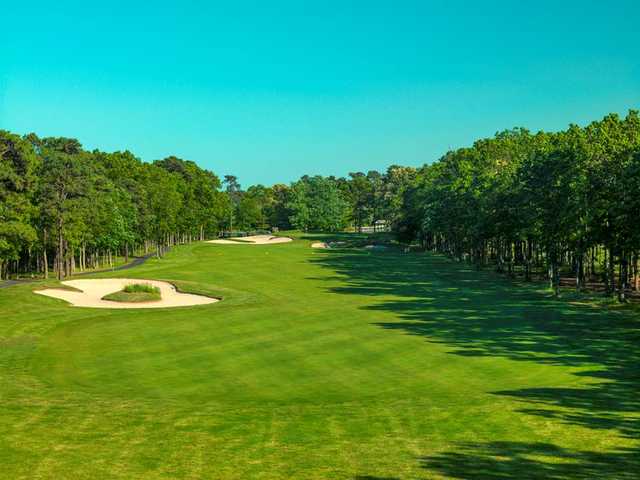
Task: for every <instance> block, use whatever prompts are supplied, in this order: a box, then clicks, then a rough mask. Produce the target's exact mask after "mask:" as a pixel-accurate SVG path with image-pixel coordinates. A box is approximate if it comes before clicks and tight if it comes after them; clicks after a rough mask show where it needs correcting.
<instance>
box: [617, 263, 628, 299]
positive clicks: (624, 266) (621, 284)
mask: <svg viewBox="0 0 640 480" xmlns="http://www.w3.org/2000/svg"><path fill="white" fill-rule="evenodd" d="M628 268H629V262H628V260H627V256H626V254H625V253H624V252H623V253H622V254H621V255H620V278H619V280H618V301H620V302H626V301H627V298H626V290H627V281H628V279H629V275H628Z"/></svg>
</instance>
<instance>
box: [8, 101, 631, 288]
mask: <svg viewBox="0 0 640 480" xmlns="http://www.w3.org/2000/svg"><path fill="white" fill-rule="evenodd" d="M638 215H640V119H639V116H638V112H637V111H630V112H629V113H628V114H627V115H626V117H624V118H621V117H619V116H618V115H615V114H611V115H608V116H606V117H605V118H603V119H602V120H599V121H595V122H592V123H591V124H589V125H587V126H586V127H579V126H577V125H571V126H569V128H568V129H567V130H564V131H561V132H553V133H549V132H537V133H532V132H530V131H528V130H526V129H523V128H516V129H512V130H506V131H503V132H500V133H498V134H496V135H495V136H494V137H492V138H486V139H481V140H478V141H476V142H475V143H474V144H473V145H472V146H470V147H465V148H460V149H457V150H454V151H450V152H447V153H446V154H445V155H444V156H443V157H442V158H440V159H439V160H438V161H436V162H434V163H431V164H426V165H424V166H423V167H421V168H417V169H416V168H412V167H403V166H398V165H392V166H391V167H389V168H388V169H387V170H386V171H385V172H378V171H375V170H371V171H369V172H366V173H364V172H352V173H350V174H349V175H348V176H347V177H346V178H339V177H333V176H329V177H323V176H319V175H316V176H308V175H305V176H303V177H302V178H300V179H299V180H297V181H295V182H292V183H291V184H289V185H285V184H276V185H273V186H270V187H267V186H263V185H253V186H251V187H249V188H248V189H246V190H243V189H242V187H241V185H240V183H239V181H238V179H237V178H236V177H235V176H233V175H226V176H225V177H224V178H223V179H222V180H220V178H219V177H218V176H216V175H215V174H214V173H212V172H210V171H208V170H204V169H202V168H200V167H198V166H197V165H196V164H195V163H194V162H192V161H187V160H182V159H179V158H176V157H174V156H170V157H167V158H165V159H162V160H157V161H154V162H151V163H147V162H143V161H141V160H140V159H139V158H137V157H135V156H134V155H133V154H132V153H130V152H127V151H125V152H114V153H105V152H101V151H98V150H94V151H86V150H84V149H83V148H82V146H81V145H80V143H79V142H78V141H77V140H75V139H70V138H52V137H49V138H39V137H37V136H36V135H35V134H29V135H25V136H19V135H16V134H13V133H10V132H6V131H0V275H1V276H2V278H7V276H8V275H9V273H10V272H19V271H21V272H42V273H43V274H44V275H45V276H46V275H47V274H48V272H49V271H50V270H52V271H53V272H54V273H55V274H56V275H57V276H58V277H59V278H62V277H64V276H67V275H70V274H71V273H73V272H74V271H76V270H84V269H86V268H92V267H98V266H100V265H101V264H104V263H107V264H112V263H113V256H114V255H119V256H123V257H125V259H127V258H128V256H129V255H130V254H131V253H133V252H135V253H142V252H145V253H148V252H150V251H153V252H156V253H157V254H158V255H159V256H161V255H162V254H163V252H164V251H165V250H166V248H167V247H169V246H171V245H173V244H176V243H186V242H190V241H193V240H202V239H205V238H210V237H216V236H219V235H221V234H222V232H239V231H240V232H242V231H256V230H273V229H280V230H288V229H299V230H303V231H325V232H332V231H342V230H344V229H345V228H347V227H352V228H353V229H355V230H360V229H362V227H364V226H369V225H372V224H376V223H381V224H382V225H384V226H385V227H388V228H390V229H391V230H392V231H393V232H394V234H395V235H396V236H397V238H398V239H399V240H400V241H402V242H405V243H406V244H412V243H414V244H415V243H416V242H417V243H418V244H419V245H421V247H422V248H424V249H427V250H433V251H437V252H440V253H444V254H447V255H449V256H451V257H454V258H457V259H459V260H464V261H468V262H471V263H473V264H475V265H476V266H478V267H479V268H480V267H482V266H487V265H493V266H495V268H496V269H497V270H498V271H501V272H505V273H507V274H509V275H516V274H521V275H522V276H523V277H524V278H525V279H527V280H530V279H531V278H532V277H533V276H535V275H538V276H539V275H540V274H541V273H543V274H544V275H545V276H546V277H547V278H548V279H549V283H550V286H551V287H552V288H553V290H554V292H556V293H557V292H558V290H559V287H560V281H561V277H562V278H566V277H567V276H571V277H573V278H574V281H575V286H576V288H577V289H578V290H581V289H583V288H584V287H585V285H586V284H587V283H588V282H589V281H598V282H600V283H602V284H603V285H604V286H605V290H606V292H607V293H608V294H613V293H617V294H618V297H619V298H620V299H621V300H624V298H625V292H627V290H628V289H629V288H630V287H633V288H635V289H637V288H638V285H637V283H638V279H639V278H640V272H639V271H638V263H639V258H638V257H639V253H640V222H639V221H638Z"/></svg>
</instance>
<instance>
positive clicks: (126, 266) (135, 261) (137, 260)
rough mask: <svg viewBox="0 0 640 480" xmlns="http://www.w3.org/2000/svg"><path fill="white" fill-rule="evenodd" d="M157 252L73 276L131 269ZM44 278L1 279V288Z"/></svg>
mask: <svg viewBox="0 0 640 480" xmlns="http://www.w3.org/2000/svg"><path fill="white" fill-rule="evenodd" d="M154 256H155V253H148V254H147V255H144V256H142V257H135V258H134V259H133V260H132V261H131V262H129V263H126V264H124V265H120V266H118V267H113V268H106V269H104V270H93V271H91V272H81V273H74V274H73V275H72V276H71V277H72V278H73V277H82V276H84V275H91V274H92V273H101V272H117V271H118V270H129V269H130V268H133V267H137V266H139V265H142V264H143V263H144V262H146V261H147V260H149V259H150V258H151V257H154ZM40 280H42V279H41V278H34V279H33V280H31V279H25V280H2V281H0V288H7V287H11V286H13V285H23V284H25V283H34V282H38V281H40Z"/></svg>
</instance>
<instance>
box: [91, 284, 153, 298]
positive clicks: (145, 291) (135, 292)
mask: <svg viewBox="0 0 640 480" xmlns="http://www.w3.org/2000/svg"><path fill="white" fill-rule="evenodd" d="M161 298H162V297H161V296H160V289H159V288H158V287H154V286H153V285H149V284H148V283H133V284H131V285H127V286H126V287H124V288H123V289H122V290H120V291H119V292H114V293H110V294H109V295H105V296H104V297H102V299H103V300H109V301H112V302H134V303H141V302H156V301H158V300H160V299H161Z"/></svg>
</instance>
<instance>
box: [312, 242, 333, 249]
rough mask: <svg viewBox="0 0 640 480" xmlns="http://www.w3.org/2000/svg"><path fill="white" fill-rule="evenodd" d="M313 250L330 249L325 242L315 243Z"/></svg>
mask: <svg viewBox="0 0 640 480" xmlns="http://www.w3.org/2000/svg"><path fill="white" fill-rule="evenodd" d="M311 248H330V247H329V245H327V244H326V243H325V242H313V243H312V244H311Z"/></svg>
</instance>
